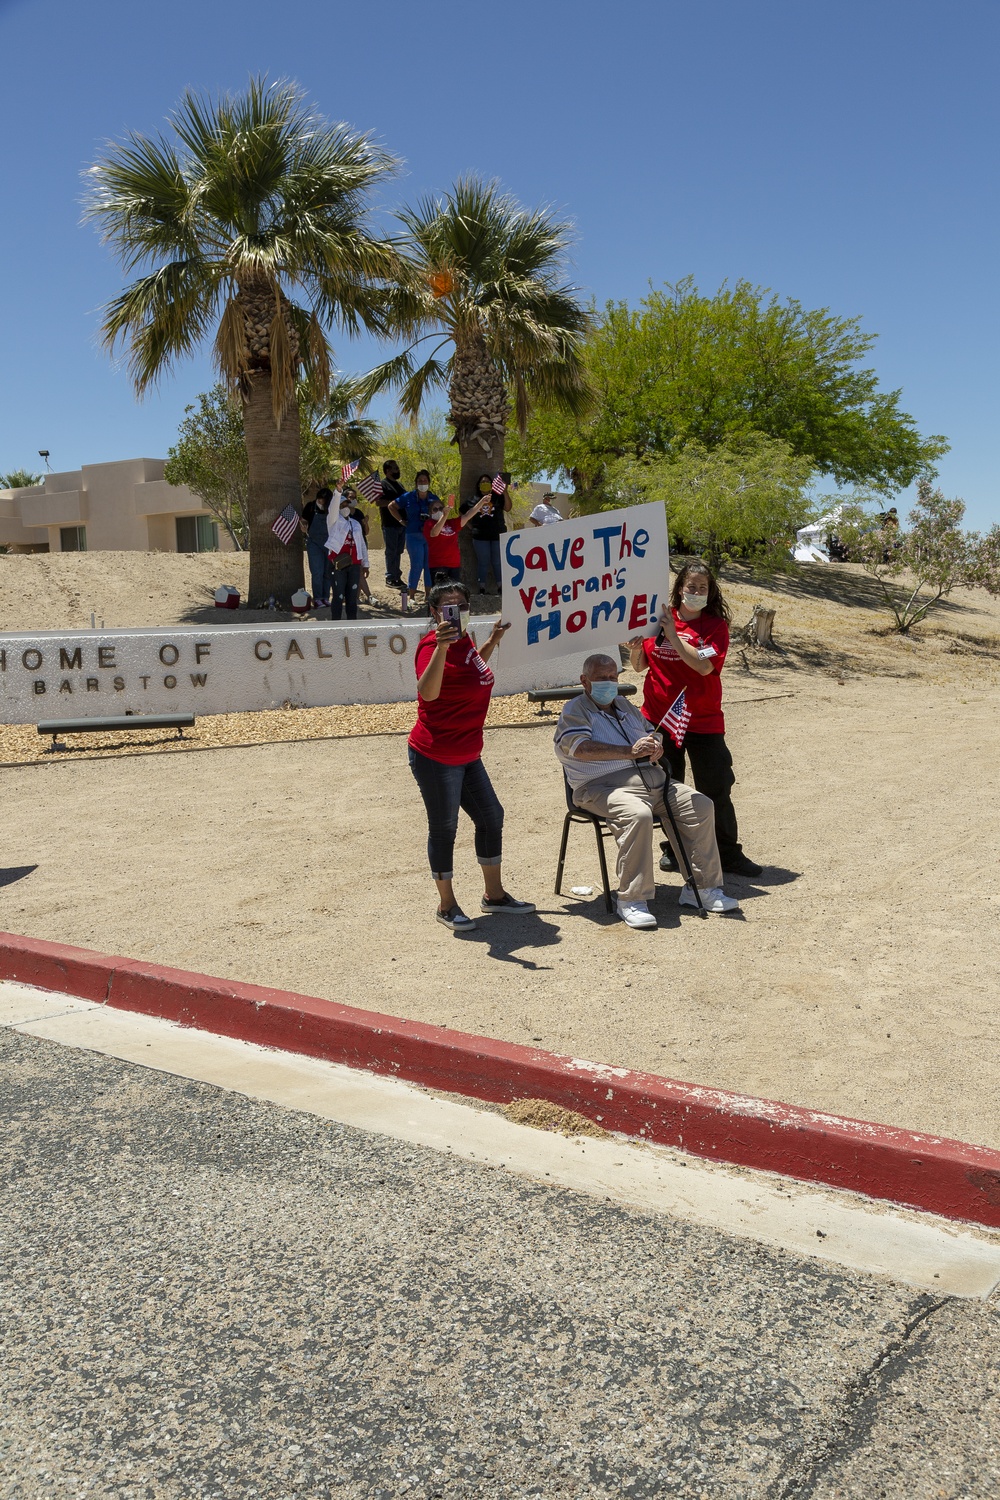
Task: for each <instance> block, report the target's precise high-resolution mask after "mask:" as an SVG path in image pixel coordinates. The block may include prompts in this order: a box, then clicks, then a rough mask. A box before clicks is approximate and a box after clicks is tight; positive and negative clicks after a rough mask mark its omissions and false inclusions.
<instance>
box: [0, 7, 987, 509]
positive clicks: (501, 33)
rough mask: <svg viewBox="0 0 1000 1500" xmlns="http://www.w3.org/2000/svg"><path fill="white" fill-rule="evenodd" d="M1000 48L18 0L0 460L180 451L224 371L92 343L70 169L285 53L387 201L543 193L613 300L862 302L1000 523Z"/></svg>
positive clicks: (920, 35) (854, 11)
mask: <svg viewBox="0 0 1000 1500" xmlns="http://www.w3.org/2000/svg"><path fill="white" fill-rule="evenodd" d="M998 41H1000V7H998V6H997V5H996V3H995V0H989V3H980V0H957V3H954V4H950V5H946V4H944V3H943V0H936V3H927V0H865V3H857V0H839V3H838V4H837V5H836V6H830V5H821V4H820V3H819V0H794V3H789V0H687V3H677V0H619V3H618V4H616V5H610V6H609V5H604V4H601V5H598V4H596V3H593V0H533V3H528V0H505V3H504V4H503V5H501V6H499V7H496V6H493V7H490V6H485V5H474V4H470V3H469V0H425V3H423V4H413V3H406V4H404V3H401V0H378V3H375V4H367V5H365V4H361V5H359V4H352V5H349V6H348V5H343V4H340V3H338V0H332V3H331V0H324V3H313V0H285V3H284V4H282V5H280V6H276V5H273V4H271V5H266V6H265V5H264V4H262V3H259V0H241V3H240V4H235V3H231V0H200V3H197V4H195V3H193V0H171V3H170V4H169V5H157V6H144V5H136V4H135V3H134V0H129V3H122V0H91V3H90V4H89V5H86V6H82V5H80V4H79V3H78V0H0V56H2V57H3V59H4V70H3V74H4V82H3V104H4V122H5V130H6V135H7V139H6V148H7V149H6V150H5V152H4V153H3V160H2V163H0V180H2V185H3V204H4V213H3V221H4V225H3V232H2V233H0V270H2V284H3V287H4V289H5V297H4V304H5V306H4V315H3V334H4V337H3V342H2V349H3V358H2V364H0V383H2V393H0V394H2V400H0V470H5V469H8V468H13V467H19V466H22V465H24V466H28V467H31V466H33V465H34V466H36V467H37V465H38V460H37V450H38V449H39V448H49V449H50V450H51V453H52V464H53V467H54V468H57V469H59V468H62V469H70V468H76V467H77V466H78V465H79V464H81V463H87V462H97V461H101V460H107V459H115V458H125V457H129V456H133V455H136V454H140V453H141V454H145V455H150V456H157V455H163V454H165V453H166V450H167V447H168V446H169V444H170V442H171V441H172V439H173V436H174V434H175V432H176V428H177V423H178V421H179V420H180V418H181V415H182V413H183V408H184V405H185V403H186V402H188V401H190V400H192V399H193V397H194V395H195V394H196V393H197V392H198V391H199V390H203V389H205V388H206V386H207V385H209V384H210V383H211V380H212V374H211V370H210V368H209V364H208V361H207V359H204V358H198V359H195V360H192V361H191V362H189V363H187V364H184V365H181V366H180V367H179V368H178V369H177V371H176V373H175V374H174V375H172V376H170V377H168V378H167V379H165V380H164V381H163V383H162V385H161V387H160V389H159V391H158V392H157V393H156V394H155V395H153V396H152V397H150V398H147V399H146V400H145V401H143V402H142V403H137V402H136V400H135V398H134V396H133V394H132V391H131V388H130V386H129V382H128V377H127V375H126V373H125V371H124V370H123V369H122V368H115V366H113V365H112V363H111V362H110V361H109V360H108V358H107V356H106V355H105V354H104V353H103V352H102V351H101V350H100V349H99V348H98V346H97V343H96V339H95V329H96V326H97V309H98V308H99V306H100V304H101V303H102V302H103V301H105V300H106V299H107V298H108V297H110V296H112V295H113V294H114V293H115V292H116V290H118V288H119V286H120V278H119V272H118V269H117V267H116V265H115V263H114V261H113V259H112V257H111V256H110V254H109V252H108V251H107V250H106V249H104V248H103V247H102V246H101V245H100V244H99V242H98V240H97V237H96V235H95V233H94V231H93V229H92V228H90V227H86V226H82V225H81V224H80V209H79V196H80V190H81V182H80V172H81V170H82V169H83V168H84V167H85V166H86V165H87V164H88V163H89V162H90V161H91V160H93V158H94V156H95V154H96V153H97V151H98V150H99V148H100V146H101V144H102V142H104V141H105V140H107V139H108V138H114V137H117V136H120V135H121V134H122V133H123V132H124V131H125V130H127V129H130V128H132V129H137V130H143V131H148V132H155V131H156V130H158V129H159V128H160V127H161V125H162V122H163V120H164V117H165V115H166V114H167V113H168V111H169V110H170V109H171V107H172V106H173V105H174V103H175V102H176V100H177V98H178V96H179V95H180V93H181V91H182V90H183V89H184V88H186V87H188V86H194V87H197V88H200V89H206V90H210V91H217V90H220V89H238V88H240V87H241V86H242V85H243V84H244V82H245V81H246V78H247V75H248V74H249V73H251V72H267V73H268V74H269V75H270V76H272V77H279V76H288V77H293V78H295V79H297V80H298V81H299V83H301V85H302V86H303V87H304V89H305V90H306V91H307V93H308V94H309V96H310V97H311V98H312V99H313V100H314V101H315V103H316V105H317V106H318V107H319V108H320V109H321V110H322V111H323V112H324V113H325V114H326V115H328V116H329V117H331V118H334V119H343V120H347V121H349V122H351V123H352V124H353V125H355V126H356V127H357V128H359V129H362V130H371V131H374V132H375V133H376V134H377V135H378V136H379V137H380V138H381V139H382V140H383V141H384V142H385V143H386V145H388V147H389V148H390V149H391V150H392V151H393V152H394V153H395V154H397V155H398V156H400V157H402V158H404V160H405V166H404V168H403V171H402V173H401V175H400V177H399V178H398V179H397V180H396V181H395V182H394V183H392V184H390V185H389V187H388V188H387V190H386V191H385V192H384V194H383V206H384V208H385V209H386V210H387V211H388V210H389V209H391V207H392V206H393V205H394V204H395V203H398V202H402V201H405V200H407V199H413V198H415V197H417V196H419V195H421V194H423V193H425V192H428V191H433V190H435V189H439V188H441V187H444V186H446V185H447V184H449V183H450V182H451V181H452V180H453V179H454V178H455V177H456V176H458V175H459V174H460V173H462V172H467V171H478V172H482V173H485V174H487V175H490V176H497V177H499V178H500V179H501V180H502V181H503V183H504V184H505V186H506V187H508V188H509V189H510V190H511V191H512V192H513V193H515V194H516V195H517V196H518V197H519V198H520V199H521V200H522V201H523V202H525V203H526V204H536V203H540V202H546V203H551V204H553V205H555V206H556V207H557V208H559V209H560V210H561V211H563V212H565V213H566V214H567V215H569V216H570V217H571V218H572V219H573V221H574V222H575V225H576V230H577V243H576V247H575V252H574V265H573V267H572V274H573V277H574V279H575V280H576V281H577V283H578V284H579V285H581V286H582V287H583V288H584V289H585V290H586V292H587V294H588V295H593V296H594V297H595V298H596V299H597V300H598V302H602V301H604V300H605V299H607V298H609V297H616V298H617V297H620V298H625V299H628V300H630V301H635V300H637V299H638V298H639V297H641V296H642V295H643V293H644V291H645V290H646V287H647V283H648V282H650V281H652V282H654V283H660V282H663V281H668V280H669V281H673V280H677V279H679V278H680V277H682V276H684V275H687V274H691V275H693V276H694V278H695V279H696V281H697V282H698V284H699V285H700V286H701V287H702V288H704V289H714V288H715V287H716V286H718V284H719V283H720V282H721V281H723V280H724V279H726V278H728V279H729V280H730V281H733V280H736V279H738V278H740V277H746V278H748V279H750V280H751V281H754V282H757V283H760V284H762V285H765V286H769V287H771V288H773V289H774V290H775V291H776V292H778V293H779V294H780V295H782V296H793V297H796V298H798V299H800V300H801V301H802V302H804V303H805V304H806V305H808V306H814V307H819V306H824V307H829V308H830V309H831V310H833V311H834V312H836V313H838V314H842V315H855V314H859V315H861V317H862V318H863V320H864V325H865V327H866V328H867V329H869V330H870V331H872V332H875V333H878V334H879V340H878V343H877V345H876V347H875V351H874V356H873V361H872V362H873V363H874V365H875V367H876V369H877V370H878V372H879V376H880V379H881V382H882V384H883V385H884V386H885V387H888V388H891V389H895V388H896V387H900V386H901V387H902V388H903V403H902V404H903V406H904V409H906V410H908V411H910V412H912V413H913V415H914V416H915V417H916V419H917V422H918V424H919V426H920V428H921V430H922V431H924V432H942V433H944V434H946V436H947V437H948V438H949V440H950V442H951V444H952V451H951V453H950V454H949V455H948V456H947V457H946V458H945V459H944V460H943V462H942V464H941V477H940V483H941V485H942V487H943V488H944V489H945V491H946V493H948V494H960V495H962V496H963V497H964V498H965V500H966V501H967V503H968V506H969V520H970V522H971V523H972V524H975V525H978V526H987V525H990V524H992V523H993V522H994V521H997V520H1000V487H998V482H997V481H998V462H997V456H996V441H995V437H996V430H997V394H998V392H997V384H998V381H997V352H996V351H997V349H998V347H1000V326H998V325H1000V317H998V306H997V298H996V295H995V287H996V280H997V227H998V217H1000V216H998V209H997V173H996V157H997V144H998V141H997V135H998V132H997V123H998V118H997V117H998V113H1000V105H998V90H997V87H996V59H997V55H998V54H997V48H998ZM371 353H372V351H371V350H370V349H365V348H361V349H357V348H351V346H349V345H342V346H341V347H340V348H339V349H338V358H339V363H340V364H341V365H342V367H344V368H345V369H352V368H360V367H362V366H363V365H364V364H366V363H368V362H369V356H370V354H371Z"/></svg>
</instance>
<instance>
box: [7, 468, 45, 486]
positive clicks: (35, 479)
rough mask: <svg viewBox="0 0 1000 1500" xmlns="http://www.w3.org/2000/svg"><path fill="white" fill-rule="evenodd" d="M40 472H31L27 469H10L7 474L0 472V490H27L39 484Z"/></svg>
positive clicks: (40, 479) (40, 480)
mask: <svg viewBox="0 0 1000 1500" xmlns="http://www.w3.org/2000/svg"><path fill="white" fill-rule="evenodd" d="M42 478H43V476H42V475H41V474H31V473H29V472H28V470H27V469H11V471H10V473H9V474H0V490H27V489H31V487H32V486H33V485H36V484H41V482H42Z"/></svg>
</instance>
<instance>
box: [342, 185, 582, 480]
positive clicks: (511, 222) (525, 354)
mask: <svg viewBox="0 0 1000 1500" xmlns="http://www.w3.org/2000/svg"><path fill="white" fill-rule="evenodd" d="M399 218H400V219H401V221H402V223H403V227H404V230H405V234H404V237H403V242H402V245H401V255H402V259H403V273H402V275H401V277H400V279H399V282H398V285H397V286H396V287H395V288H394V289H393V291H392V292H391V294H390V297H389V302H388V306H387V311H386V319H387V322H388V323H389V325H390V327H391V328H392V330H393V331H394V332H395V334H396V335H397V336H398V337H399V338H401V339H404V340H406V341H407V347H406V348H405V349H404V350H403V352H402V353H401V354H397V355H396V356H395V357H394V358H393V359H390V360H388V361H386V362H385V363H384V364H382V365H380V366H379V367H378V368H377V369H376V370H373V371H372V372H371V373H370V374H369V375H368V376H367V377H366V381H365V385H366V389H367V392H368V394H369V395H374V394H375V393H376V392H378V391H383V390H387V389H395V390H398V392H399V400H400V409H401V411H402V413H403V415H404V416H405V417H409V418H411V419H412V420H415V419H416V418H417V417H418V415H419V413H420V411H421V410H422V408H423V405H424V401H425V399H426V397H427V396H428V394H429V393H430V392H432V391H441V390H447V392H448V396H449V399H450V406H449V410H448V414H447V420H448V422H449V423H450V425H451V427H452V430H453V434H454V442H455V444H456V446H457V448H458V452H459V456H460V459H461V474H460V479H459V492H460V495H461V497H462V498H463V499H466V498H468V497H469V496H470V495H471V494H472V493H473V492H474V488H475V483H476V480H477V479H478V477H479V475H480V474H481V473H485V472H488V473H490V474H498V473H499V472H500V471H501V470H502V469H503V468H504V448H505V442H506V438H507V429H508V423H509V419H510V414H511V400H513V406H514V414H515V418H516V422H517V425H518V426H519V427H520V428H522V429H523V428H524V426H525V424H526V423H527V420H528V417H529V414H530V412H531V410H532V407H533V406H534V405H535V404H536V403H537V402H539V401H544V402H546V403H547V404H549V405H552V406H555V407H557V408H558V409H560V410H568V411H572V412H576V413H580V412H582V411H583V410H584V409H585V406H586V403H587V399H588V392H587V386H586V382H585V380H584V378H583V370H582V365H581V360H580V350H581V342H582V338H583V335H584V333H585V332H586V329H587V326H588V315H587V313H586V311H585V309H584V308H583V306H582V304H581V302H580V300H579V297H578V293H577V290H576V288H575V287H573V286H570V285H567V284H565V283H564V282H563V280H562V274H563V265H564V261H565V255H566V250H567V248H568V244H569V229H568V226H567V225H565V224H561V223H559V222H558V221H557V220H556V219H554V218H553V217H552V215H551V214H550V213H548V212H547V211H546V210H544V209H538V210H534V211H528V210H526V209H523V208H522V207H521V206H520V205H519V204H518V203H517V202H516V201H515V200H514V199H513V198H512V197H510V196H509V195H508V194H506V193H504V192H502V191H501V189H500V188H499V186H498V185H497V184H496V183H495V182H483V181H482V180H481V179H480V178H478V177H466V178H463V179H461V180H460V181H459V182H458V183H456V185H455V187H454V188H453V189H452V190H451V192H450V193H447V194H446V195H445V196H444V197H442V198H426V199H424V200H423V201H422V202H421V203H419V204H418V205H417V207H416V208H408V209H404V210H403V211H402V212H401V213H400V215H399ZM425 344H429V345H430V351H429V353H426V354H425V353H424V352H422V351H421V346H422V345H425Z"/></svg>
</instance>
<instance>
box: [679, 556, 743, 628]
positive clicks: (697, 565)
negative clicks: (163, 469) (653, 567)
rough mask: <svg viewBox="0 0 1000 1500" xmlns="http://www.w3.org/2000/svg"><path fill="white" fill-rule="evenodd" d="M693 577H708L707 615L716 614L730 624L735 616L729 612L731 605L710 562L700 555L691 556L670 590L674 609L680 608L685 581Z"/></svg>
mask: <svg viewBox="0 0 1000 1500" xmlns="http://www.w3.org/2000/svg"><path fill="white" fill-rule="evenodd" d="M692 577H704V578H707V579H708V603H707V604H706V605H705V613H706V615H716V616H717V617H718V618H719V619H720V620H725V622H726V624H727V625H729V624H730V623H731V622H732V618H733V617H732V615H731V614H730V612H729V605H728V604H727V603H726V601H725V599H723V597H722V590H721V589H720V588H719V585H718V583H717V582H716V578H715V574H714V573H713V572H712V570H711V568H710V567H709V566H708V563H706V562H702V560H701V558H700V557H689V558H688V559H687V561H686V562H685V564H684V566H683V567H682V568H681V570H680V572H679V573H678V574H677V577H676V578H675V579H674V586H673V588H672V589H671V590H670V603H671V604H672V605H673V607H674V609H680V607H681V595H682V594H683V592H684V584H685V581H686V580H687V579H688V578H692Z"/></svg>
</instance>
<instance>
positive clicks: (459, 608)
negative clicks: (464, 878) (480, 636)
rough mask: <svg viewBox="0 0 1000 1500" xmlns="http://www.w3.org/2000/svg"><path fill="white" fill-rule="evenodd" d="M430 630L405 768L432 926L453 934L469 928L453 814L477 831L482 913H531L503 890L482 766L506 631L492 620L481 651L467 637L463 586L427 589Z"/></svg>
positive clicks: (495, 818)
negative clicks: (434, 898) (420, 829)
mask: <svg viewBox="0 0 1000 1500" xmlns="http://www.w3.org/2000/svg"><path fill="white" fill-rule="evenodd" d="M430 613H431V619H432V621H433V623H434V629H433V630H431V631H430V632H429V633H428V634H427V635H425V636H424V638H423V640H422V641H421V642H420V643H419V645H418V646H417V652H416V669H417V722H416V723H415V724H414V726H413V729H412V731H411V733H410V740H409V760H410V769H411V771H412V772H413V775H414V777H415V778H416V782H417V786H418V787H419V788H420V795H421V796H422V797H423V799H424V806H425V807H426V809H427V832H428V838H427V855H428V858H429V860H430V866H431V874H432V875H433V877H434V883H435V884H436V886H437V888H438V909H437V913H436V915H437V920H438V921H439V922H442V923H443V924H444V926H445V927H449V928H450V929H451V930H452V932H471V931H472V930H473V929H474V928H475V925H476V924H475V922H474V921H473V919H472V918H471V917H467V916H466V915H465V913H464V912H463V911H462V909H461V907H460V906H459V905H458V903H457V902H456V900H455V891H454V888H453V886H452V876H453V870H452V864H453V855H454V850H455V837H456V834H457V833H458V814H459V809H460V808H461V809H464V811H465V812H467V813H468V815H469V817H470V818H471V819H472V822H473V825H474V827H475V830H476V858H477V859H478V860H479V863H480V865H481V866H482V871H483V882H484V884H485V887H486V890H485V894H484V896H483V899H482V909H483V911H484V912H509V913H511V914H513V915H516V916H523V915H525V914H526V913H528V912H533V911H534V910H535V908H534V906H533V905H532V904H531V902H530V901H515V900H514V897H513V896H510V895H508V893H507V892H506V891H505V890H504V888H503V879H502V877H501V873H500V864H501V859H502V857H503V808H502V807H501V805H500V800H499V798H498V797H497V794H496V792H495V791H494V790H493V783H492V782H491V781H490V778H489V773H488V772H487V770H486V767H485V766H484V765H483V762H482V750H483V724H484V723H485V722H486V714H487V711H488V709H489V706H490V695H491V694H492V692H493V673H492V671H491V670H490V668H489V666H488V665H487V663H488V662H489V659H490V657H491V656H492V655H493V652H494V651H495V650H496V648H497V646H498V645H499V644H500V642H501V641H502V640H503V636H504V632H505V631H507V630H509V629H510V626H509V625H502V624H501V623H500V621H499V620H498V621H497V623H496V624H495V625H494V626H493V629H492V630H491V631H490V636H489V639H488V641H487V642H486V644H485V646H484V647H483V649H482V651H479V649H478V648H477V646H476V643H475V641H474V640H473V639H472V637H471V636H470V635H469V634H468V627H469V591H468V589H467V588H466V587H465V585H464V584H462V583H442V584H439V585H438V586H437V587H436V588H433V589H431V593H430Z"/></svg>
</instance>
